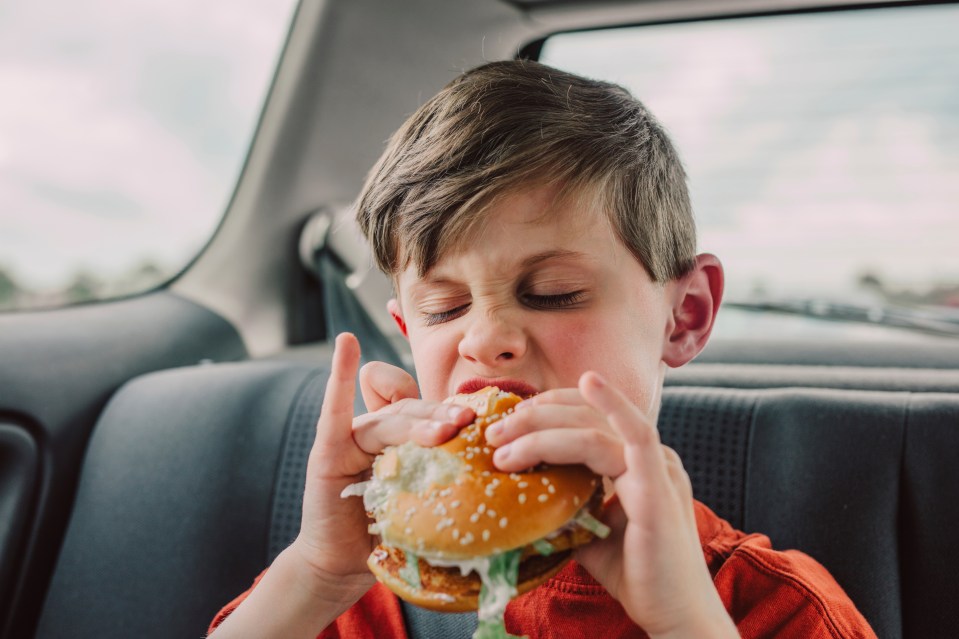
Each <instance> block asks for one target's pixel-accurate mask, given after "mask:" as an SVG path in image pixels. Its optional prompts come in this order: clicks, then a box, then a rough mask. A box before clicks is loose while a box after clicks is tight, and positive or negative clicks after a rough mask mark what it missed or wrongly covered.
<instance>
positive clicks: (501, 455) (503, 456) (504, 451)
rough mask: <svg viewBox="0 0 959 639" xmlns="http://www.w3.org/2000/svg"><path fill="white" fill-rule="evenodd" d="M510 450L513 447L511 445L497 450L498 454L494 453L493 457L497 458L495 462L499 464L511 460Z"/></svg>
mask: <svg viewBox="0 0 959 639" xmlns="http://www.w3.org/2000/svg"><path fill="white" fill-rule="evenodd" d="M510 450H511V447H510V445H509V444H506V445H505V446H501V447H500V448H497V449H496V452H495V453H493V457H494V458H495V459H494V461H496V462H497V463H499V462H504V461H506V460H507V459H508V458H509V454H510Z"/></svg>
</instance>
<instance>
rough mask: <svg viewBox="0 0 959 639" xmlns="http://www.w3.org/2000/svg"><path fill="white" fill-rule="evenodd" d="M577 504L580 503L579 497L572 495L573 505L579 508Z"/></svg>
mask: <svg viewBox="0 0 959 639" xmlns="http://www.w3.org/2000/svg"><path fill="white" fill-rule="evenodd" d="M579 502H580V499H579V495H573V505H574V506H579Z"/></svg>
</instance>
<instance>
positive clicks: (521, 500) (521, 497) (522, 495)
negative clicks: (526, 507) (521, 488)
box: [519, 493, 526, 504]
mask: <svg viewBox="0 0 959 639" xmlns="http://www.w3.org/2000/svg"><path fill="white" fill-rule="evenodd" d="M519 503H521V504H525V503H526V493H520V494H519Z"/></svg>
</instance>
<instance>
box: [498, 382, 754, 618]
mask: <svg viewBox="0 0 959 639" xmlns="http://www.w3.org/2000/svg"><path fill="white" fill-rule="evenodd" d="M497 425H499V428H495V427H496V426H497ZM487 437H488V439H489V440H490V442H491V443H492V444H494V445H496V446H499V447H500V448H498V450H497V451H496V454H495V461H496V464H497V466H499V468H500V469H502V470H504V471H519V470H523V469H526V468H529V467H530V466H532V465H535V464H538V463H540V462H547V463H554V464H571V463H582V464H586V465H587V466H589V467H590V468H591V469H592V470H593V471H594V472H596V473H598V474H601V475H605V476H607V477H610V478H611V479H612V480H613V483H614V486H615V489H616V498H615V499H614V500H613V501H612V502H611V503H610V505H609V507H608V508H607V510H606V513H605V516H604V519H605V521H606V523H607V524H609V525H610V526H611V527H612V528H613V533H612V534H611V535H610V536H609V537H608V538H607V539H604V540H596V541H594V542H593V543H592V544H590V545H588V546H586V547H584V548H581V549H580V550H579V551H578V552H577V560H578V561H579V562H580V563H581V564H582V565H583V566H584V567H585V568H586V569H587V570H588V571H589V572H590V573H591V574H592V575H593V576H594V577H595V578H596V579H598V580H599V581H600V582H601V583H602V584H603V585H604V586H605V587H606V589H607V590H608V591H609V592H610V594H612V595H613V597H615V598H616V599H617V600H618V601H619V602H620V603H621V604H622V605H623V607H624V608H625V609H626V612H627V613H628V614H629V616H630V617H631V618H632V619H633V621H635V622H636V623H637V624H638V625H639V626H640V627H642V628H643V629H644V630H645V631H646V632H647V633H648V634H649V635H650V636H651V637H673V636H675V637H683V636H695V637H735V636H738V634H737V632H736V629H735V626H734V625H733V623H732V621H731V620H730V618H729V616H728V615H727V614H726V611H725V608H724V607H723V605H722V602H721V601H720V599H719V596H718V594H717V592H716V589H715V587H714V586H713V583H712V579H711V577H710V575H709V571H708V569H707V567H706V561H705V558H704V556H703V551H702V547H701V545H700V541H699V534H698V531H697V528H696V519H695V516H694V511H693V496H692V488H691V486H690V482H689V477H688V476H687V474H686V471H685V470H684V469H683V466H682V463H681V462H680V460H679V456H678V455H677V454H676V453H675V452H674V451H673V450H672V449H670V448H667V447H666V446H663V445H662V444H661V443H660V440H659V433H658V431H657V430H656V425H655V424H654V423H653V422H652V421H651V420H650V419H649V418H648V417H647V416H646V415H644V414H643V413H642V412H641V411H640V410H639V409H638V408H637V407H636V406H635V405H633V404H632V403H631V402H630V401H629V400H628V399H626V397H625V396H623V395H622V393H620V392H619V391H617V390H616V389H614V388H612V387H610V386H609V385H608V384H606V382H605V381H604V380H603V379H602V378H601V377H600V376H599V375H597V374H595V373H586V374H585V375H583V376H582V377H581V378H580V383H579V389H578V390H577V389H560V390H553V391H547V392H545V393H543V394H541V395H538V396H536V397H535V398H534V399H533V400H532V401H528V402H526V406H524V407H523V408H520V409H519V410H517V411H515V412H514V413H513V414H512V415H511V416H510V417H508V418H507V419H505V420H503V421H502V422H497V424H494V426H492V427H490V429H489V431H487Z"/></svg>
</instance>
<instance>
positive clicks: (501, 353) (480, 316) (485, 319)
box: [459, 310, 528, 368]
mask: <svg viewBox="0 0 959 639" xmlns="http://www.w3.org/2000/svg"><path fill="white" fill-rule="evenodd" d="M471 320H472V321H471V323H470V325H469V327H468V328H467V329H466V332H465V333H464V334H463V337H462V339H461V340H460V343H459V354H460V357H462V358H463V359H465V360H467V361H470V362H473V363H476V364H480V365H482V366H485V367H487V368H495V367H497V366H502V365H503V364H504V363H506V362H509V361H512V360H518V359H521V358H522V357H523V355H525V354H526V349H527V345H528V344H527V337H526V332H525V331H524V330H523V328H522V327H521V326H519V325H518V324H517V323H516V322H511V321H509V320H508V318H507V317H505V313H504V312H497V311H495V310H489V311H485V312H482V313H476V314H475V315H474V316H473V317H472V318H471Z"/></svg>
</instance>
